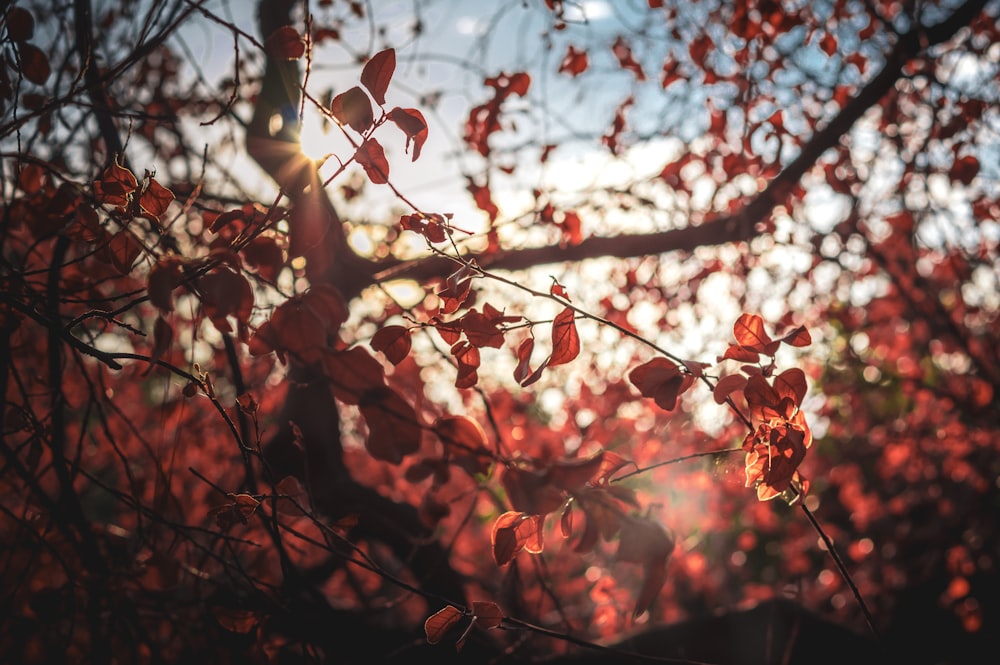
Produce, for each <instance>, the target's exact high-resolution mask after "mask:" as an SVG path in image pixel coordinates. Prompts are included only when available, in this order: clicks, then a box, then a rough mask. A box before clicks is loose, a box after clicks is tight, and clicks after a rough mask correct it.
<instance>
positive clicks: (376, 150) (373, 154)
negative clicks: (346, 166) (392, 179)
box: [354, 139, 389, 185]
mask: <svg viewBox="0 0 1000 665" xmlns="http://www.w3.org/2000/svg"><path fill="white" fill-rule="evenodd" d="M354 158H355V159H356V160H358V163H359V164H361V166H362V167H363V168H364V169H365V173H367V174H368V179H369V180H371V181H372V182H373V183H375V184H376V185H384V184H385V183H387V182H389V160H387V159H386V158H385V151H384V150H382V145H381V144H380V143H379V142H378V141H376V140H375V139H365V142H364V143H362V144H361V147H359V148H358V151H357V152H356V153H354Z"/></svg>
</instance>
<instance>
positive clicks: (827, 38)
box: [819, 32, 837, 57]
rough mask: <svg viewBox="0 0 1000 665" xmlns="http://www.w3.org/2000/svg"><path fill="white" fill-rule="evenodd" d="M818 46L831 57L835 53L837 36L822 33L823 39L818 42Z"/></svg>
mask: <svg viewBox="0 0 1000 665" xmlns="http://www.w3.org/2000/svg"><path fill="white" fill-rule="evenodd" d="M819 47H820V48H821V49H823V51H825V52H826V54H827V55H828V56H831V57H833V56H834V55H836V54H837V38H836V37H834V36H833V35H832V34H830V33H829V32H828V33H826V34H825V35H823V39H821V40H820V42H819Z"/></svg>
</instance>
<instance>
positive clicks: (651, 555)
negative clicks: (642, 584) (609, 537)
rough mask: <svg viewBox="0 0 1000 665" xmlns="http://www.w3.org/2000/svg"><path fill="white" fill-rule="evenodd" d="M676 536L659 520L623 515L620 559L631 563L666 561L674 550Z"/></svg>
mask: <svg viewBox="0 0 1000 665" xmlns="http://www.w3.org/2000/svg"><path fill="white" fill-rule="evenodd" d="M674 544H675V541H674V536H673V535H672V534H671V533H670V532H668V531H667V530H666V529H665V528H663V525H662V524H660V523H659V522H654V521H653V520H651V519H643V518H637V517H623V518H622V520H621V537H620V540H619V541H618V560H619V561H627V562H629V563H645V562H647V561H665V560H666V559H668V558H670V555H671V554H673V551H674Z"/></svg>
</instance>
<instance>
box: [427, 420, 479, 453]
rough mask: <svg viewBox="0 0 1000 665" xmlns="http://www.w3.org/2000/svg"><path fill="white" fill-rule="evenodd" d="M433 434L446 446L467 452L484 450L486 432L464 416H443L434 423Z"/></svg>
mask: <svg viewBox="0 0 1000 665" xmlns="http://www.w3.org/2000/svg"><path fill="white" fill-rule="evenodd" d="M433 429H434V433H435V434H437V436H438V438H439V439H441V442H442V443H444V444H445V445H446V446H449V445H450V446H459V447H461V448H465V449H466V450H469V451H480V450H485V448H486V432H484V431H483V428H482V427H480V425H479V423H477V422H476V421H475V420H472V419H471V418H467V417H466V416H444V417H441V418H438V419H437V421H436V422H435V423H434V428H433Z"/></svg>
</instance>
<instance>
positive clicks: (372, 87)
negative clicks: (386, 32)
mask: <svg viewBox="0 0 1000 665" xmlns="http://www.w3.org/2000/svg"><path fill="white" fill-rule="evenodd" d="M394 71H396V51H395V50H394V49H391V48H387V49H385V50H384V51H379V52H378V53H376V54H375V55H373V56H372V57H371V60H369V61H368V62H366V63H365V67H364V69H362V70H361V84H362V85H363V86H365V87H366V88H368V92H370V93H372V97H374V98H375V101H376V102H378V103H379V105H380V106H381V105H382V104H385V93H386V90H388V89H389V82H390V81H391V80H392V74H393V72H394Z"/></svg>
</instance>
